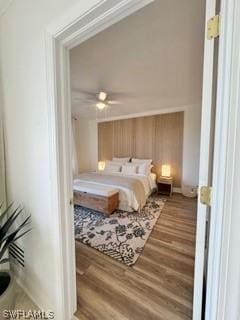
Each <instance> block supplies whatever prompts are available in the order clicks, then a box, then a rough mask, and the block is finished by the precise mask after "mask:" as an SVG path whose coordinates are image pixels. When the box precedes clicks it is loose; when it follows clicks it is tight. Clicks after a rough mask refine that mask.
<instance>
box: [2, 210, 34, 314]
mask: <svg viewBox="0 0 240 320" xmlns="http://www.w3.org/2000/svg"><path fill="white" fill-rule="evenodd" d="M0 209H1V206H0ZM22 212H23V209H20V208H16V209H13V205H10V206H9V207H8V208H7V209H5V210H4V211H3V213H2V215H1V216H0V267H1V266H2V265H3V264H5V263H7V262H9V258H7V257H6V253H7V250H8V248H9V246H10V245H11V244H12V243H14V242H15V241H17V240H18V239H19V238H21V237H22V236H24V235H25V234H26V233H27V232H29V231H30V229H29V228H26V227H27V226H28V225H29V223H30V216H28V217H27V218H25V219H24V220H23V222H21V223H18V224H17V223H16V220H17V218H19V217H20V215H21V214H22ZM15 291H16V290H15V280H14V276H13V274H12V272H11V271H10V270H4V269H3V270H1V269H0V317H1V315H2V313H3V311H4V310H11V309H13V308H14V304H15V296H16V292H15Z"/></svg>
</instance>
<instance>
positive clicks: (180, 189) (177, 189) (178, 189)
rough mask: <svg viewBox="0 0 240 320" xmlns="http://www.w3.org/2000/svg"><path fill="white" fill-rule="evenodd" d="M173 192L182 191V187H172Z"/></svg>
mask: <svg viewBox="0 0 240 320" xmlns="http://www.w3.org/2000/svg"><path fill="white" fill-rule="evenodd" d="M173 192H175V193H182V188H173Z"/></svg>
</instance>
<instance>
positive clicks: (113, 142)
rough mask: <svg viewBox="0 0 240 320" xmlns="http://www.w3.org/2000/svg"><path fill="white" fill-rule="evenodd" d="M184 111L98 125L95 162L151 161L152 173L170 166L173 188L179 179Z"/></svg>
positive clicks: (180, 173) (180, 177)
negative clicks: (127, 158) (121, 160)
mask: <svg viewBox="0 0 240 320" xmlns="http://www.w3.org/2000/svg"><path fill="white" fill-rule="evenodd" d="M183 127H184V112H183V111H182V112H175V113H167V114H160V115H154V116H147V117H140V118H132V119H123V120H116V121H109V122H101V123H99V124H98V160H99V161H100V160H102V161H104V160H111V159H112V158H113V157H114V156H115V157H132V158H140V159H141V158H142V159H143V158H144V159H145V158H147V159H153V164H154V170H153V171H155V172H158V173H160V170H161V165H162V164H170V165H171V171H172V176H173V178H174V186H175V187H180V186H181V180H182V153H183Z"/></svg>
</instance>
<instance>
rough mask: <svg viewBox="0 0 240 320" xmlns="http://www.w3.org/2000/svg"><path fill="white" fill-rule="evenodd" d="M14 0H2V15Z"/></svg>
mask: <svg viewBox="0 0 240 320" xmlns="http://www.w3.org/2000/svg"><path fill="white" fill-rule="evenodd" d="M12 1H13V0H0V16H1V15H2V14H4V13H5V12H6V10H7V9H8V7H9V5H10V4H11V2H12Z"/></svg>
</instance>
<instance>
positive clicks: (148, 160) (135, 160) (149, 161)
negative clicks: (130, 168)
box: [132, 159, 152, 164]
mask: <svg viewBox="0 0 240 320" xmlns="http://www.w3.org/2000/svg"><path fill="white" fill-rule="evenodd" d="M132 163H147V164H151V163H152V159H132Z"/></svg>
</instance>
